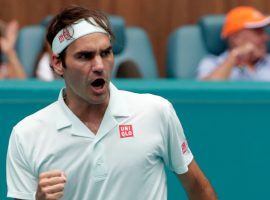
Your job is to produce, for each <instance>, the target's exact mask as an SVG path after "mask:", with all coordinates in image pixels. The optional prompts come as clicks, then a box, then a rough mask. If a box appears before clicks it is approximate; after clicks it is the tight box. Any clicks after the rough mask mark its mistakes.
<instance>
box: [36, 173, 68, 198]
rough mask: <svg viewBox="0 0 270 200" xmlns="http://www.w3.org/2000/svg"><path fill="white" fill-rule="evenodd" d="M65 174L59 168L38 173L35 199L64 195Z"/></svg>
mask: <svg viewBox="0 0 270 200" xmlns="http://www.w3.org/2000/svg"><path fill="white" fill-rule="evenodd" d="M66 182H67V178H66V175H65V174H64V172H62V171H60V170H53V171H48V172H44V173H41V174H40V175H39V182H38V188H37V193H36V199H37V200H57V199H60V198H61V197H62V196H63V195H64V187H65V183H66Z"/></svg>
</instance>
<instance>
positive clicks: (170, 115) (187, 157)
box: [163, 103, 193, 174]
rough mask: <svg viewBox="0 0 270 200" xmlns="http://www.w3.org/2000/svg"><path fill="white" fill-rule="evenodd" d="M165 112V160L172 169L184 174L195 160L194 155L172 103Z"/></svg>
mask: <svg viewBox="0 0 270 200" xmlns="http://www.w3.org/2000/svg"><path fill="white" fill-rule="evenodd" d="M165 114H166V116H165V119H166V128H165V134H164V144H165V152H164V157H163V160H164V162H165V164H166V166H168V167H169V168H170V169H171V170H172V171H174V172H175V173H177V174H183V173H185V172H187V171H188V165H189V164H190V162H191V161H192V160H193V155H192V153H191V151H190V149H189V147H188V143H187V140H186V137H185V135H184V131H183V128H182V125H181V123H180V121H179V119H178V117H177V115H176V113H175V110H174V108H173V107H172V105H171V104H170V103H169V106H168V107H167V110H166V113H165Z"/></svg>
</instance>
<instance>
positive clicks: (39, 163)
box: [7, 84, 193, 200]
mask: <svg viewBox="0 0 270 200" xmlns="http://www.w3.org/2000/svg"><path fill="white" fill-rule="evenodd" d="M192 159H193V155H192V153H191V151H190V149H189V148H188V146H187V142H186V139H185V136H184V133H183V129H182V126H181V124H180V122H179V120H178V117H177V115H176V113H175V111H174V109H173V107H172V105H171V104H170V103H169V102H168V101H167V100H165V99H164V98H162V97H158V96H155V95H151V94H136V93H132V92H127V91H121V90H118V89H116V88H115V87H114V86H113V85H112V84H111V86H110V101H109V105H108V108H107V110H106V112H105V115H104V118H103V120H102V122H101V125H100V128H99V130H98V133H97V134H96V135H95V134H93V133H92V132H91V131H90V130H89V129H88V128H87V127H86V126H85V125H84V124H83V123H82V122H81V121H80V120H79V119H78V118H77V117H76V116H75V115H74V114H73V113H72V111H71V110H70V109H69V108H68V107H67V106H66V104H65V103H64V101H63V98H62V92H60V95H59V99H58V101H56V102H54V103H53V104H51V105H49V106H47V107H46V108H44V109H42V110H40V111H38V112H36V113H34V114H33V115H30V116H28V117H26V118H25V119H23V120H22V121H21V122H19V123H18V124H17V125H16V126H15V127H14V129H13V132H12V134H11V137H10V142H9V148H8V156H7V184H8V197H13V198H18V199H33V197H34V194H35V192H36V188H37V182H38V176H39V174H40V173H42V172H46V171H49V170H55V169H59V170H63V171H64V172H65V174H66V175H67V183H66V185H65V189H64V196H63V198H62V199H68V200H69V199H70V200H77V199H78V200H89V199H93V200H127V199H129V200H143V199H147V200H165V199H167V185H166V174H165V170H164V164H165V165H166V166H168V167H169V168H170V169H171V170H173V171H174V172H175V173H177V174H182V173H185V172H187V170H188V167H187V166H188V165H189V163H190V162H191V161H192Z"/></svg>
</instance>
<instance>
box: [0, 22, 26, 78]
mask: <svg viewBox="0 0 270 200" xmlns="http://www.w3.org/2000/svg"><path fill="white" fill-rule="evenodd" d="M18 27H19V26H18V22H17V21H15V20H13V21H11V22H9V23H7V24H6V23H5V22H3V21H0V57H1V60H0V79H24V78H26V74H25V72H24V69H23V67H22V65H21V63H20V61H19V59H18V57H17V53H16V51H15V43H16V39H17V35H18Z"/></svg>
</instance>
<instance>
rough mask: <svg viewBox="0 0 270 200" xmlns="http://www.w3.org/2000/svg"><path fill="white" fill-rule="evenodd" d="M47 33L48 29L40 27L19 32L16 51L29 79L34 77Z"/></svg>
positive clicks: (26, 28) (30, 27)
mask: <svg viewBox="0 0 270 200" xmlns="http://www.w3.org/2000/svg"><path fill="white" fill-rule="evenodd" d="M45 33H46V28H45V27H43V26H40V25H35V26H26V27H24V28H22V29H21V30H20V31H19V35H18V39H17V42H16V51H17V54H18V57H19V59H20V61H21V63H22V65H23V67H24V69H25V72H26V74H27V76H28V77H32V76H33V70H34V67H35V65H36V62H37V57H38V55H39V54H40V52H41V50H42V49H43V46H44V40H45Z"/></svg>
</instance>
